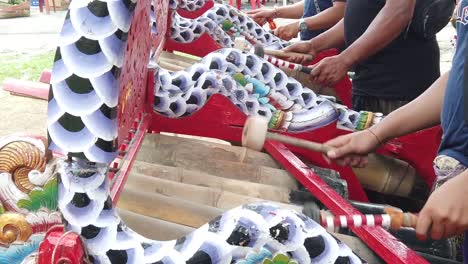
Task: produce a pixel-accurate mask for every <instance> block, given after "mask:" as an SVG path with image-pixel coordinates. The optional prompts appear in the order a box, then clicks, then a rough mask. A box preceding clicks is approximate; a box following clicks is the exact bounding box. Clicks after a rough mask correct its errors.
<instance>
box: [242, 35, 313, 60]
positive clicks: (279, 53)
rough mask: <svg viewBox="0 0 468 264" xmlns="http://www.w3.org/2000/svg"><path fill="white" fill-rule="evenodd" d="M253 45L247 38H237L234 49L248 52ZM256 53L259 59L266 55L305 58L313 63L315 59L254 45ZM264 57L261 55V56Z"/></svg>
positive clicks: (310, 56) (307, 55)
mask: <svg viewBox="0 0 468 264" xmlns="http://www.w3.org/2000/svg"><path fill="white" fill-rule="evenodd" d="M250 45H251V44H250V43H248V42H247V40H246V39H245V38H242V37H237V38H235V39H234V48H236V49H239V50H242V51H248V49H247V50H246V47H249V46H250ZM254 53H255V54H257V53H258V54H257V56H259V57H262V58H263V57H264V55H265V54H267V55H271V56H276V57H281V58H284V57H293V56H295V57H297V56H305V58H306V61H312V60H313V59H314V57H312V55H309V54H302V53H297V52H290V51H282V50H271V49H265V48H264V47H263V46H262V45H261V44H255V45H254ZM260 53H261V54H263V55H261V56H260V55H259V54H260Z"/></svg>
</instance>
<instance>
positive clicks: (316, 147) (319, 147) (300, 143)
mask: <svg viewBox="0 0 468 264" xmlns="http://www.w3.org/2000/svg"><path fill="white" fill-rule="evenodd" d="M266 137H267V138H268V139H271V140H275V141H279V142H282V143H285V144H288V145H292V146H296V147H300V148H305V149H308V150H312V151H316V152H320V153H324V154H326V153H327V152H328V151H329V150H332V147H330V146H327V145H324V144H321V143H317V142H313V141H309V140H304V139H299V138H294V137H288V136H284V135H281V134H277V133H271V132H267V134H266Z"/></svg>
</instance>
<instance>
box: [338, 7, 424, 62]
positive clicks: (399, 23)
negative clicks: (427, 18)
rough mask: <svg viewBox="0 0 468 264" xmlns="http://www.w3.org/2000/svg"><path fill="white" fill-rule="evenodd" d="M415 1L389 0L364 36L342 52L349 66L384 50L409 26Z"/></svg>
mask: <svg viewBox="0 0 468 264" xmlns="http://www.w3.org/2000/svg"><path fill="white" fill-rule="evenodd" d="M414 6H415V0H392V1H390V0H387V2H386V3H385V6H384V7H383V8H382V10H380V12H379V14H378V15H377V16H376V17H375V18H374V20H373V21H372V23H371V24H370V25H369V27H368V28H367V30H366V31H365V32H364V34H363V35H362V36H361V37H360V38H359V39H357V40H356V41H355V42H354V43H353V44H352V45H351V46H349V47H348V48H347V49H346V50H344V51H343V52H342V57H343V58H346V60H347V62H348V64H350V65H353V64H356V63H358V62H360V61H362V60H364V59H366V58H368V57H369V56H372V55H374V54H375V53H377V52H378V51H379V50H381V49H383V48H384V47H385V46H387V45H388V44H389V43H390V42H392V41H393V40H394V39H395V38H397V37H398V36H399V35H400V34H401V32H403V31H404V30H405V29H406V27H407V26H408V24H409V22H410V20H411V18H412V16H413V10H414Z"/></svg>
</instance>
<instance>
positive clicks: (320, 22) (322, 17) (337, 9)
mask: <svg viewBox="0 0 468 264" xmlns="http://www.w3.org/2000/svg"><path fill="white" fill-rule="evenodd" d="M345 7H346V3H345V2H341V1H340V2H339V1H336V2H333V6H332V7H330V8H327V9H325V10H324V11H322V12H320V13H319V14H317V15H314V16H311V17H308V18H306V19H304V21H305V22H306V24H307V29H308V30H320V29H327V28H330V27H332V26H334V25H336V23H338V22H339V21H340V20H341V19H342V18H343V16H344V10H345ZM274 33H275V35H276V36H278V37H279V38H281V39H284V40H290V39H292V38H295V37H297V34H298V33H299V22H292V23H290V24H287V25H284V26H281V27H278V28H277V29H276V30H275V32H274Z"/></svg>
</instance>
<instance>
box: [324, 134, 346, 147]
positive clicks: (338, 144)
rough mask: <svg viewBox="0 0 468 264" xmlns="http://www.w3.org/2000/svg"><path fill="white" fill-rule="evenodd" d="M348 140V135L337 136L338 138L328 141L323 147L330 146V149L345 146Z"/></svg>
mask: <svg viewBox="0 0 468 264" xmlns="http://www.w3.org/2000/svg"><path fill="white" fill-rule="evenodd" d="M349 140H350V137H349V135H345V136H339V137H336V138H334V139H330V140H328V141H327V142H325V143H324V145H327V146H330V147H333V148H335V147H341V146H343V145H345V144H347V143H348V142H349Z"/></svg>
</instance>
